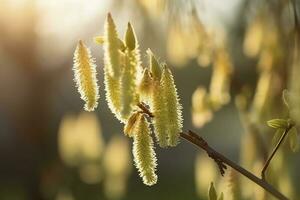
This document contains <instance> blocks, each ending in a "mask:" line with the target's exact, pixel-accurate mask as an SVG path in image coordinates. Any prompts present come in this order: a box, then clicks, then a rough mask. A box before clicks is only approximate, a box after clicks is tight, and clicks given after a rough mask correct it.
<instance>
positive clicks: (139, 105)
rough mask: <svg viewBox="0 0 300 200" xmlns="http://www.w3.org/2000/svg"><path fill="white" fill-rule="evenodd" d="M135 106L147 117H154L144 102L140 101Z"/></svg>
mask: <svg viewBox="0 0 300 200" xmlns="http://www.w3.org/2000/svg"><path fill="white" fill-rule="evenodd" d="M137 106H138V107H139V108H140V109H141V110H142V111H143V113H146V114H147V115H148V116H149V117H151V118H153V117H154V115H153V114H152V113H151V112H150V110H149V109H148V108H147V107H146V106H145V104H144V103H142V102H141V103H139V104H138V105H137Z"/></svg>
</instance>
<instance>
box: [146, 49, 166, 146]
mask: <svg viewBox="0 0 300 200" xmlns="http://www.w3.org/2000/svg"><path fill="white" fill-rule="evenodd" d="M147 54H148V58H149V65H150V72H151V75H152V79H153V80H152V94H151V98H150V101H149V104H150V108H151V112H152V113H153V114H154V116H155V117H154V118H153V128H154V133H155V137H156V140H157V142H158V144H159V146H160V147H167V146H168V134H167V128H166V126H167V123H169V121H168V118H167V114H166V108H165V105H164V97H163V95H162V86H161V84H160V79H161V73H162V72H161V66H160V64H159V63H158V61H157V59H156V58H155V56H154V55H153V53H152V51H151V50H150V49H148V50H147Z"/></svg>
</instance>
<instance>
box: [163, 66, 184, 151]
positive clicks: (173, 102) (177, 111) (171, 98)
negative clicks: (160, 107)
mask: <svg viewBox="0 0 300 200" xmlns="http://www.w3.org/2000/svg"><path fill="white" fill-rule="evenodd" d="M161 85H162V94H160V95H162V96H163V97H164V99H165V100H164V101H165V103H164V104H165V107H166V112H167V118H168V123H167V131H168V144H169V146H176V145H177V143H178V138H179V133H180V132H181V131H182V121H183V119H182V111H181V110H182V106H181V104H180V103H179V97H178V94H177V89H176V86H175V83H174V79H173V75H172V72H171V70H170V69H169V68H168V67H167V65H164V68H163V71H162V77H161Z"/></svg>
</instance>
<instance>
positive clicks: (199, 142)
mask: <svg viewBox="0 0 300 200" xmlns="http://www.w3.org/2000/svg"><path fill="white" fill-rule="evenodd" d="M180 136H181V137H182V138H184V139H185V140H187V141H188V142H190V143H192V144H194V145H196V146H197V147H199V148H201V149H203V150H204V151H206V153H207V154H208V155H209V157H211V158H213V159H214V160H215V161H218V163H217V164H218V165H219V162H222V163H223V166H224V165H225V164H227V165H228V166H230V167H232V168H233V169H235V170H236V171H238V172H239V173H240V174H242V175H244V176H245V177H247V178H248V179H250V180H251V181H253V182H254V183H256V184H257V185H259V186H261V187H262V188H264V189H265V190H266V191H268V192H269V193H270V194H272V195H273V196H274V197H276V198H278V199H279V200H288V198H287V197H286V196H284V195H283V194H282V193H280V192H279V191H278V190H276V189H275V188H274V187H273V186H272V185H270V184H269V183H267V182H266V181H265V180H263V179H260V178H258V177H257V176H255V175H254V174H252V173H251V172H249V171H248V170H246V169H245V168H243V167H241V166H240V165H238V164H236V163H235V162H233V161H231V160H230V159H228V158H227V157H225V156H224V155H222V154H221V153H219V152H217V151H216V150H214V149H213V148H212V147H211V146H209V145H208V143H207V142H206V141H205V140H204V139H203V138H202V137H200V136H199V135H197V134H196V133H193V132H192V131H189V132H188V133H180ZM224 163H225V164H224ZM221 167H222V166H221ZM219 168H220V165H219ZM222 169H224V167H223V168H222ZM221 173H222V171H221Z"/></svg>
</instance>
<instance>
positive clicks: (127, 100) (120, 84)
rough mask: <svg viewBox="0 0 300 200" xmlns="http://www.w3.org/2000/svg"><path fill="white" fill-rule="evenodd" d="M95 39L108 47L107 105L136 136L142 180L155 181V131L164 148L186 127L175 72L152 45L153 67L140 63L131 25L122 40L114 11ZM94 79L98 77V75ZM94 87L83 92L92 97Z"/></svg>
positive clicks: (135, 154) (126, 130)
mask: <svg viewBox="0 0 300 200" xmlns="http://www.w3.org/2000/svg"><path fill="white" fill-rule="evenodd" d="M95 41H96V43H98V44H101V45H103V48H104V85H105V91H106V101H107V103H108V107H109V108H110V110H111V112H112V113H113V114H114V115H115V117H116V118H117V119H118V120H119V121H121V122H122V123H124V133H125V135H127V136H128V137H130V138H132V139H133V150H132V151H133V157H134V162H135V166H136V167H137V169H138V171H139V174H140V176H141V177H142V179H143V182H144V183H145V184H146V185H153V184H155V183H156V182H157V175H156V173H155V172H156V166H157V163H156V160H157V159H156V155H155V151H154V142H153V139H152V135H154V136H155V138H156V141H157V142H158V144H159V146H161V147H168V146H176V145H177V144H178V139H179V134H180V132H181V131H182V121H183V119H182V112H181V109H182V107H181V104H180V103H179V97H178V94H177V90H176V86H175V83H174V78H173V75H172V72H171V70H170V69H169V67H168V66H167V65H166V64H162V63H160V62H158V60H157V59H156V57H155V56H154V54H153V53H152V52H151V51H150V50H148V51H147V53H148V58H149V66H148V67H142V65H141V61H140V51H139V46H138V42H137V39H136V35H135V32H134V29H133V27H132V26H131V24H130V23H128V26H127V30H126V32H125V36H124V39H123V40H122V39H120V38H119V35H118V32H117V28H116V25H115V23H114V20H113V18H112V16H111V14H108V15H107V18H106V21H105V26H104V36H99V37H96V38H95ZM77 51H78V50H76V52H75V56H76V55H77V54H78V53H77ZM87 57H89V56H87ZM77 60H78V59H77V58H76V61H77ZM89 63H92V62H89ZM76 66H77V65H76ZM92 66H94V65H92ZM93 72H94V73H93ZM86 74H87V73H86ZM87 76H88V77H93V76H95V71H91V72H89V74H87V75H85V78H84V80H85V79H87V78H86V77H87ZM92 80H94V81H93V83H95V82H96V81H95V78H93V79H92ZM82 83H84V84H85V85H82ZM89 84H90V82H87V83H86V82H83V81H79V82H78V85H79V86H78V87H79V88H81V87H83V88H87V87H91V85H89ZM86 85H87V86H86ZM91 88H92V87H91ZM93 88H96V87H93ZM90 91H91V90H90V89H89V90H88V91H86V92H85V95H86V96H87V98H86V99H88V100H89V98H91V97H90V96H91V95H90V93H91V92H90ZM97 96H98V94H96V97H97ZM90 101H91V100H90ZM151 125H152V126H153V129H152V128H151ZM152 130H154V134H152Z"/></svg>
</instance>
